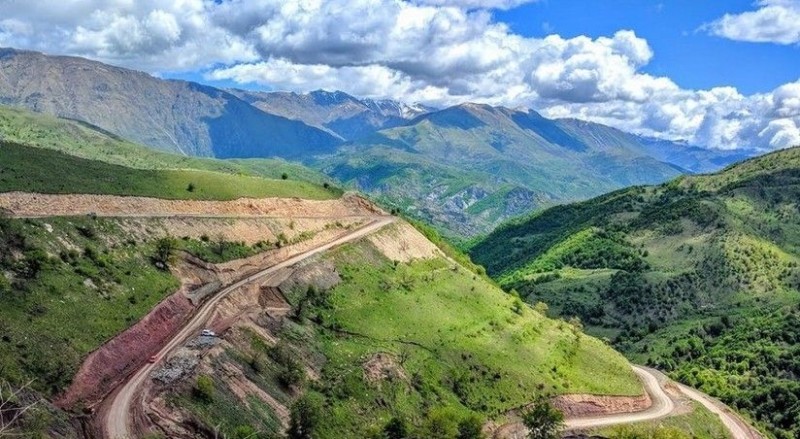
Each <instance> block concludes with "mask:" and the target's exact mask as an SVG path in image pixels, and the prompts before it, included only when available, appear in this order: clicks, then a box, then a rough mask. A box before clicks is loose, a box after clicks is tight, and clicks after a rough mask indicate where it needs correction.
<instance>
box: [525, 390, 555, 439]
mask: <svg viewBox="0 0 800 439" xmlns="http://www.w3.org/2000/svg"><path fill="white" fill-rule="evenodd" d="M522 423H523V424H525V427H527V428H528V439H558V438H559V437H560V435H559V431H560V430H561V427H563V424H564V415H563V414H562V413H561V412H560V411H558V410H557V409H556V408H555V407H553V405H552V404H550V402H549V401H547V400H546V399H545V398H539V399H538V400H537V401H536V402H535V403H534V404H533V405H532V406H531V407H530V408H528V409H527V410H525V412H524V413H522Z"/></svg>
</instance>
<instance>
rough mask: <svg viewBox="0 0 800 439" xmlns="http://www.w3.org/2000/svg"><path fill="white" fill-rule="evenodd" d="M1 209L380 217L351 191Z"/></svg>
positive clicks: (77, 199) (49, 199) (92, 200)
mask: <svg viewBox="0 0 800 439" xmlns="http://www.w3.org/2000/svg"><path fill="white" fill-rule="evenodd" d="M0 209H6V210H9V211H11V212H13V215H14V216H21V217H47V216H80V215H90V214H93V215H98V216H131V217H169V216H198V217H214V216H243V217H247V216H252V217H279V218H291V217H312V218H313V217H328V218H339V217H347V216H365V215H382V214H384V212H383V211H382V210H380V209H379V208H378V207H376V206H374V205H373V204H372V203H370V202H369V201H367V200H365V199H363V198H361V197H359V196H357V195H349V196H345V197H342V198H340V199H336V200H303V199H300V198H258V199H256V198H240V199H237V200H232V201H199V200H163V199H159V198H147V197H122V196H115V195H88V194H69V195H54V194H33V193H26V192H8V193H3V194H0Z"/></svg>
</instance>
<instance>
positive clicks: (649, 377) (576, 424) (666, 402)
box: [564, 366, 675, 430]
mask: <svg viewBox="0 0 800 439" xmlns="http://www.w3.org/2000/svg"><path fill="white" fill-rule="evenodd" d="M633 371H634V372H635V373H636V375H637V376H638V377H639V379H640V380H641V381H642V384H643V385H644V388H645V391H646V392H647V393H648V394H649V395H650V400H651V401H653V404H652V405H651V406H650V407H649V408H647V410H642V411H640V412H635V413H619V414H614V415H600V416H592V417H587V418H574V419H567V420H566V422H565V423H564V424H565V427H566V429H568V430H583V429H587V428H596V427H605V426H608V425H617V424H631V423H634V422H641V421H650V420H654V419H660V418H663V417H665V416H668V415H669V414H670V413H672V412H673V411H674V410H675V403H674V402H673V401H672V398H670V397H669V395H667V393H666V392H665V391H664V389H663V388H662V387H661V384H660V383H659V381H658V378H657V377H656V376H655V375H653V374H652V373H651V372H649V371H648V370H646V369H644V368H642V367H639V366H633Z"/></svg>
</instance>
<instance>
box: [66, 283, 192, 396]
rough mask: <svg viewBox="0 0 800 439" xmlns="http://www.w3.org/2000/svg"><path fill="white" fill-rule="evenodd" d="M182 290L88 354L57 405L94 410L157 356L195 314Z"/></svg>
mask: <svg viewBox="0 0 800 439" xmlns="http://www.w3.org/2000/svg"><path fill="white" fill-rule="evenodd" d="M193 309H194V307H193V306H192V304H191V302H189V299H187V298H186V296H184V295H183V294H182V293H181V292H180V291H179V292H177V293H175V294H173V295H171V296H169V297H168V298H167V299H165V300H163V301H162V302H161V303H159V304H158V305H157V306H156V307H155V308H153V310H152V311H150V313H149V314H147V315H146V316H145V317H144V318H143V319H142V320H140V321H139V322H138V323H136V324H135V325H133V326H132V327H130V328H128V329H127V330H126V331H124V332H122V333H121V334H119V335H117V336H116V337H114V338H113V339H111V340H110V341H108V342H106V343H105V344H104V345H103V346H101V347H100V348H99V349H97V350H96V351H94V352H92V353H91V354H89V356H88V357H87V358H86V360H85V361H84V362H83V364H82V365H81V368H80V370H78V373H77V374H76V375H75V377H74V378H73V380H72V384H71V385H70V387H69V388H68V389H67V390H66V391H65V392H64V393H63V394H62V395H61V396H59V398H58V399H57V400H56V405H57V406H59V407H61V408H64V409H69V408H74V407H76V405H78V404H81V405H83V406H86V407H91V406H93V405H95V404H97V403H98V402H100V401H101V400H102V399H103V397H104V396H105V395H107V394H108V393H109V392H111V391H112V390H113V389H114V388H115V387H116V386H117V385H118V384H119V383H121V382H122V381H123V380H124V379H125V377H127V376H128V375H129V374H130V373H131V372H133V371H135V370H137V369H138V368H139V367H140V366H141V365H142V364H144V363H145V362H147V360H148V358H149V357H150V356H152V355H155V354H156V353H157V352H158V351H159V349H161V347H162V346H163V345H164V343H166V341H167V340H169V339H170V338H172V336H173V335H174V334H175V333H176V332H177V331H178V330H180V328H181V327H182V326H183V324H184V322H185V321H186V319H188V318H189V316H190V315H191V313H192V311H193Z"/></svg>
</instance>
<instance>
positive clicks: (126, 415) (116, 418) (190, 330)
mask: <svg viewBox="0 0 800 439" xmlns="http://www.w3.org/2000/svg"><path fill="white" fill-rule="evenodd" d="M395 221H396V218H393V217H375V218H374V219H373V220H372V221H371V222H369V223H368V224H366V225H364V226H362V227H360V228H358V229H355V230H353V231H350V232H348V233H347V234H345V235H344V236H341V237H339V238H337V239H335V240H332V241H330V242H328V243H326V244H323V245H320V246H318V247H315V248H313V249H311V250H308V251H305V252H303V253H300V254H297V255H294V256H292V257H290V258H288V259H286V260H284V261H283V262H280V263H278V264H275V265H272V266H270V267H268V268H266V269H264V270H261V271H259V272H257V273H255V274H253V275H251V276H248V277H246V278H244V279H241V280H239V281H238V282H236V283H233V284H231V285H230V286H228V287H226V288H225V289H223V290H222V291H220V292H219V293H217V294H216V295H215V296H214V298H212V299H211V300H209V301H208V302H206V303H205V304H204V305H203V306H202V307H201V308H200V309H199V310H198V311H197V313H196V314H195V316H194V317H192V319H191V320H189V322H187V324H186V325H185V326H184V327H183V329H181V330H180V332H179V333H178V334H177V335H176V336H175V337H173V338H172V339H171V340H170V341H169V342H168V343H167V344H166V345H165V346H164V347H163V348H162V349H161V350H160V351H159V352H158V354H157V357H158V358H159V359H163V358H165V357H167V356H168V355H169V353H170V352H171V351H172V350H173V349H175V348H177V347H178V346H180V345H182V344H183V343H184V342H185V341H186V340H187V339H189V338H190V337H192V336H194V335H196V334H198V333H199V331H200V330H201V329H202V328H203V326H204V325H205V323H206V322H207V321H208V319H209V318H210V317H211V316H212V314H213V312H214V309H215V307H216V305H217V304H218V303H219V302H220V301H221V300H222V299H224V298H225V297H226V296H227V295H228V294H230V293H231V292H232V291H234V290H236V289H237V288H239V287H241V286H243V285H246V284H248V283H251V282H255V281H258V280H260V279H262V278H264V277H265V276H268V275H270V274H272V273H274V272H276V271H278V270H281V269H283V268H287V267H290V266H292V265H295V264H297V263H298V262H300V261H302V260H304V259H307V258H309V257H312V256H314V255H317V254H320V253H322V252H325V251H327V250H330V249H331V248H333V247H336V246H339V245H342V244H345V243H348V242H352V241H355V240H357V239H360V238H363V237H365V236H368V235H370V234H372V233H374V232H376V231H378V230H380V229H382V228H383V227H385V226H387V225H389V224H391V223H394V222H395ZM157 366H158V365H157V364H150V363H147V364H145V365H144V366H142V367H141V368H140V369H139V370H138V371H136V372H135V373H133V374H132V375H131V377H130V378H129V379H128V380H127V381H126V382H125V383H124V384H123V385H122V386H120V388H119V389H117V390H116V391H115V392H113V393H112V394H111V396H110V400H107V401H106V402H105V403H104V404H103V405H104V406H105V407H103V408H101V410H100V411H99V413H100V415H101V419H100V423H101V424H102V428H103V430H104V437H106V438H109V439H132V438H135V437H137V435H136V432H135V431H132V427H133V419H132V417H133V416H134V414H135V409H136V408H137V407H136V406H135V404H137V403H139V401H138V398H139V397H140V396H141V393H140V389H141V387H142V384H143V383H144V382H145V380H147V377H148V376H149V375H150V373H151V372H152V371H153V369H154V368H155V367H157Z"/></svg>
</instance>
